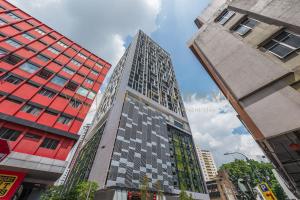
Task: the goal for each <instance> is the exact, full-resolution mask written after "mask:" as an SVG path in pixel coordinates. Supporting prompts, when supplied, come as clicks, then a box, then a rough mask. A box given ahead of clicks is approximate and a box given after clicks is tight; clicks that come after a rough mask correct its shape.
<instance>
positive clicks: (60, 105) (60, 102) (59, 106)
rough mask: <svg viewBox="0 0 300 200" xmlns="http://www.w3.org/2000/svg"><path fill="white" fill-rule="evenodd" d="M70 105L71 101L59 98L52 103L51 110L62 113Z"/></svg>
mask: <svg viewBox="0 0 300 200" xmlns="http://www.w3.org/2000/svg"><path fill="white" fill-rule="evenodd" d="M68 103H69V100H68V99H66V98H63V97H60V96H57V97H56V98H55V99H54V101H53V102H52V103H51V105H50V108H52V109H55V110H58V111H62V110H64V108H65V107H66V105H67V104H68Z"/></svg>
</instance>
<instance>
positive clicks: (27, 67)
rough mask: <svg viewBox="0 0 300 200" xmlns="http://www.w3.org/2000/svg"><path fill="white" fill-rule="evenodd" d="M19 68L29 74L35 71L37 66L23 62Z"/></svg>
mask: <svg viewBox="0 0 300 200" xmlns="http://www.w3.org/2000/svg"><path fill="white" fill-rule="evenodd" d="M19 68H20V69H22V70H23V71H25V72H28V73H30V74H33V73H35V72H36V71H37V70H38V69H39V67H37V66H36V65H34V64H31V63H29V62H26V63H23V64H22V65H21V66H20V67H19Z"/></svg>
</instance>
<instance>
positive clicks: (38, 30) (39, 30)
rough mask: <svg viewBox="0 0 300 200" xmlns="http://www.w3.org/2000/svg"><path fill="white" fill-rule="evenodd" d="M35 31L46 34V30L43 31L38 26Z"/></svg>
mask: <svg viewBox="0 0 300 200" xmlns="http://www.w3.org/2000/svg"><path fill="white" fill-rule="evenodd" d="M35 31H36V32H38V33H39V34H41V35H45V34H46V32H45V31H43V30H42V29H40V28H36V29H35Z"/></svg>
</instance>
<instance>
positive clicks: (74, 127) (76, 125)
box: [69, 120, 82, 134]
mask: <svg viewBox="0 0 300 200" xmlns="http://www.w3.org/2000/svg"><path fill="white" fill-rule="evenodd" d="M81 124H82V122H81V121H78V120H74V123H73V124H72V126H71V128H70V130H69V131H70V132H71V133H74V134H77V132H78V131H79V129H80V127H81Z"/></svg>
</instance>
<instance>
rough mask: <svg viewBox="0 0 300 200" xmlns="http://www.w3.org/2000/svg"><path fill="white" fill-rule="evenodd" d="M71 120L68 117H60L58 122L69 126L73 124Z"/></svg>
mask: <svg viewBox="0 0 300 200" xmlns="http://www.w3.org/2000/svg"><path fill="white" fill-rule="evenodd" d="M71 120H72V119H71V118H70V117H66V116H60V117H59V118H58V120H57V121H58V122H59V123H61V124H66V125H69V123H70V122H71Z"/></svg>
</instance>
